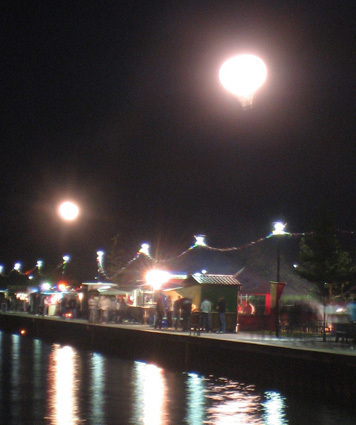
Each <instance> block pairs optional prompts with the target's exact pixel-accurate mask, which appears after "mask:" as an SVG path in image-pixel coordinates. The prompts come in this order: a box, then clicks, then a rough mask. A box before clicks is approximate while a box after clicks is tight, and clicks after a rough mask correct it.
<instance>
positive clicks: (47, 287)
mask: <svg viewBox="0 0 356 425" xmlns="http://www.w3.org/2000/svg"><path fill="white" fill-rule="evenodd" d="M51 287H52V285H51V284H50V283H49V282H44V283H42V285H41V289H42V291H49V290H50V289H51Z"/></svg>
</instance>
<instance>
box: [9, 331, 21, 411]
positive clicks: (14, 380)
mask: <svg viewBox="0 0 356 425" xmlns="http://www.w3.org/2000/svg"><path fill="white" fill-rule="evenodd" d="M11 339H12V358H13V361H12V369H11V399H12V402H13V403H14V404H16V403H17V402H18V400H19V385H20V384H19V378H20V371H19V368H20V336H19V335H12V337H11Z"/></svg>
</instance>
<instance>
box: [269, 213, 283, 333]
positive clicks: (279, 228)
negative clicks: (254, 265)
mask: <svg viewBox="0 0 356 425" xmlns="http://www.w3.org/2000/svg"><path fill="white" fill-rule="evenodd" d="M285 227H286V225H285V224H284V223H281V222H279V221H278V222H276V223H274V230H273V231H272V234H273V235H274V236H277V288H276V305H275V331H276V337H277V338H278V337H279V292H280V267H281V255H280V236H282V235H285V233H286V232H285V231H284V228H285Z"/></svg>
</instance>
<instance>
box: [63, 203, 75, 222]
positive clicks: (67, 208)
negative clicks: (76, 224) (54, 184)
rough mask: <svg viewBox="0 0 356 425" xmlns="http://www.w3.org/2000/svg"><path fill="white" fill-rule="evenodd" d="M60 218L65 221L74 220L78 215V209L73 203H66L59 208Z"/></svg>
mask: <svg viewBox="0 0 356 425" xmlns="http://www.w3.org/2000/svg"><path fill="white" fill-rule="evenodd" d="M59 214H60V216H61V217H62V218H63V219H64V220H67V221H72V220H75V219H76V218H77V217H78V215H79V208H78V207H77V205H75V204H74V203H73V202H70V201H66V202H63V203H62V204H61V205H60V206H59Z"/></svg>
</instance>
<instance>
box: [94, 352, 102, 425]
mask: <svg viewBox="0 0 356 425" xmlns="http://www.w3.org/2000/svg"><path fill="white" fill-rule="evenodd" d="M92 370H93V373H92V381H93V383H92V400H93V402H92V417H93V418H95V423H100V424H103V423H104V420H105V415H104V384H103V382H104V379H103V374H104V372H103V370H104V360H103V356H101V355H100V354H96V353H94V354H93V357H92Z"/></svg>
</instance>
